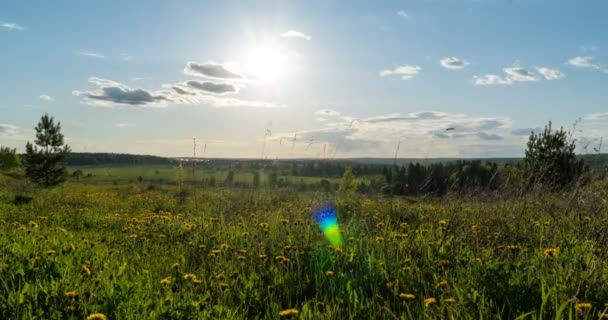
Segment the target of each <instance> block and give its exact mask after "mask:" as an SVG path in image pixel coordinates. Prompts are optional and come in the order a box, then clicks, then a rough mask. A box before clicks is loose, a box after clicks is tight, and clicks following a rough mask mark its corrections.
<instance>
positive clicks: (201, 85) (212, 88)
mask: <svg viewBox="0 0 608 320" xmlns="http://www.w3.org/2000/svg"><path fill="white" fill-rule="evenodd" d="M185 84H186V85H187V86H188V87H190V88H194V89H198V90H203V91H206V92H210V93H215V94H229V93H237V92H238V91H239V90H238V87H237V86H235V85H233V84H231V83H215V82H201V81H196V80H189V81H186V83H185Z"/></svg>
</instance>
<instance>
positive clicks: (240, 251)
mask: <svg viewBox="0 0 608 320" xmlns="http://www.w3.org/2000/svg"><path fill="white" fill-rule="evenodd" d="M238 253H240V254H247V250H245V249H241V250H239V251H238Z"/></svg>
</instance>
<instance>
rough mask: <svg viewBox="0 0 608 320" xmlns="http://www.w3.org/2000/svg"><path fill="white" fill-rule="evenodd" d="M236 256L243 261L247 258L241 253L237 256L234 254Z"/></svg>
mask: <svg viewBox="0 0 608 320" xmlns="http://www.w3.org/2000/svg"><path fill="white" fill-rule="evenodd" d="M236 258H237V259H238V260H239V261H245V260H247V257H245V256H242V255H238V256H236Z"/></svg>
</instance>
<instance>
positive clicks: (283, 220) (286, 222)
mask: <svg viewBox="0 0 608 320" xmlns="http://www.w3.org/2000/svg"><path fill="white" fill-rule="evenodd" d="M281 223H282V224H288V223H289V219H281Z"/></svg>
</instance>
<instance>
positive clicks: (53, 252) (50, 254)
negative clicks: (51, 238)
mask: <svg viewBox="0 0 608 320" xmlns="http://www.w3.org/2000/svg"><path fill="white" fill-rule="evenodd" d="M56 253H57V251H55V250H49V251H47V252H46V255H47V256H52V255H54V254H56Z"/></svg>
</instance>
